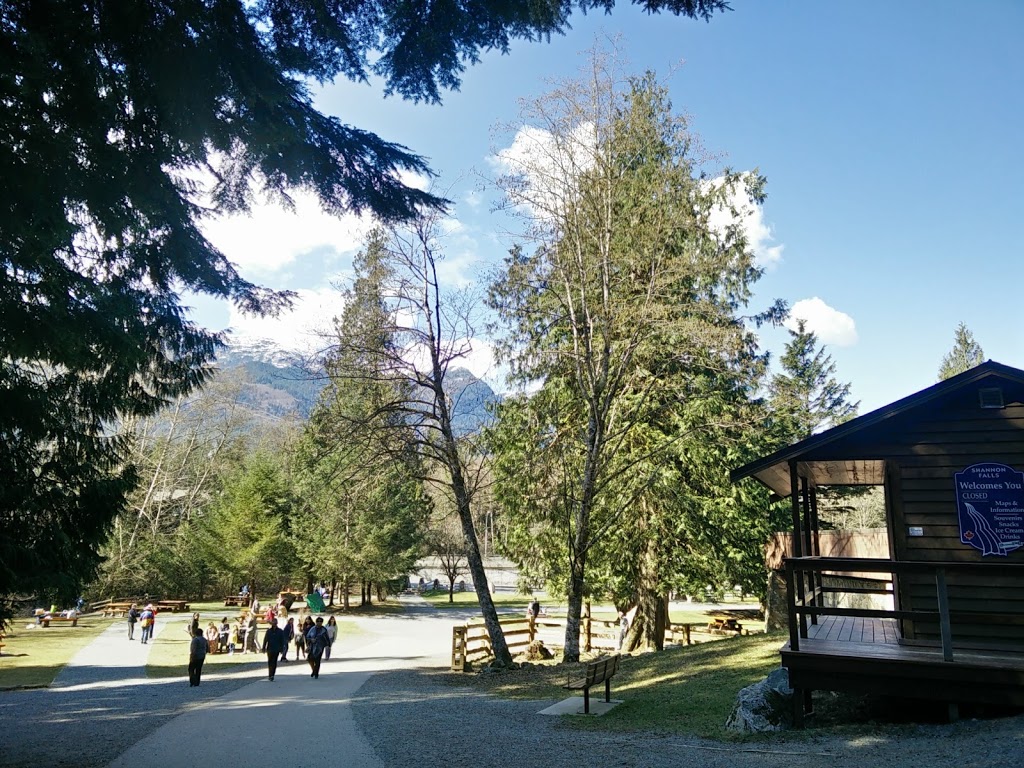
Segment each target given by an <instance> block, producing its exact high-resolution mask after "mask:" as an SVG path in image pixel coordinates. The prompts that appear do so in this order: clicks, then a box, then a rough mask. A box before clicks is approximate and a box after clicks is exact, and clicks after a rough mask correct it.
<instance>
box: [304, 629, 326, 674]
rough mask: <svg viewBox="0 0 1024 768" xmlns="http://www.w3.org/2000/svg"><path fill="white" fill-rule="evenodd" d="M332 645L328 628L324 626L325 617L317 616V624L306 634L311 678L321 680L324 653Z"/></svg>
mask: <svg viewBox="0 0 1024 768" xmlns="http://www.w3.org/2000/svg"><path fill="white" fill-rule="evenodd" d="M330 644H331V638H330V635H328V634H327V627H325V626H324V617H323V616H317V617H316V624H314V625H313V626H312V627H311V628H310V629H309V631H308V632H306V657H307V660H308V661H309V668H310V670H311V672H310V674H309V676H310V677H312V678H315V679H319V678H320V661H321V660H322V659H323V655H324V651H325V650H326V649H327V646H328V645H330Z"/></svg>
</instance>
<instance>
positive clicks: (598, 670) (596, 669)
mask: <svg viewBox="0 0 1024 768" xmlns="http://www.w3.org/2000/svg"><path fill="white" fill-rule="evenodd" d="M618 671H619V654H617V653H616V654H615V655H614V656H608V657H606V658H603V659H598V660H597V661H591V662H588V663H587V674H586V676H585V677H584V678H583V679H582V680H576V681H575V682H574V681H572V680H569V679H567V680H566V682H565V685H563V686H562V687H563V688H566V689H568V690H570V691H579V690H582V691H583V714H585V715H589V714H590V689H591V688H592V687H593V686H595V685H600V684H601V683H604V700H605V701H606V702H611V700H612V684H611V680H612V678H613V677H615V673H616V672H618Z"/></svg>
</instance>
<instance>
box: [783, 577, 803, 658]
mask: <svg viewBox="0 0 1024 768" xmlns="http://www.w3.org/2000/svg"><path fill="white" fill-rule="evenodd" d="M793 571H794V568H793V563H792V561H791V560H789V559H788V558H787V559H786V613H787V615H788V617H789V649H790V650H791V651H799V650H800V632H799V624H798V623H797V620H796V594H795V593H796V574H795V573H794V572H793Z"/></svg>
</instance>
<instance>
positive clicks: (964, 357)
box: [939, 323, 985, 381]
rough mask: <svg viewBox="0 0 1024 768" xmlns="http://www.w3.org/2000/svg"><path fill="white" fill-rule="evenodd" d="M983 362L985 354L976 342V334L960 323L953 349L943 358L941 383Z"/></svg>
mask: <svg viewBox="0 0 1024 768" xmlns="http://www.w3.org/2000/svg"><path fill="white" fill-rule="evenodd" d="M983 362H985V353H984V352H983V351H982V349H981V345H980V344H979V343H978V342H977V341H975V340H974V334H973V333H971V331H970V329H968V327H967V326H966V325H964V324H963V323H960V324H959V325H957V327H956V333H955V334H954V336H953V348H952V349H951V350H950V351H949V352H947V353H946V355H945V357H943V358H942V365H940V366H939V381H945V380H946V379H950V378H952V377H953V376H956V375H957V374H958V373H963V372H964V371H966V370H969V369H971V368H973V367H974V366H976V365H981V364H982V363H983Z"/></svg>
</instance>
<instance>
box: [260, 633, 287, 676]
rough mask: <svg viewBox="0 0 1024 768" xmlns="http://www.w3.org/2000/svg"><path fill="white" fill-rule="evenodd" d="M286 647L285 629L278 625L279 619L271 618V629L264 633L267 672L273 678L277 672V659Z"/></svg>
mask: <svg viewBox="0 0 1024 768" xmlns="http://www.w3.org/2000/svg"><path fill="white" fill-rule="evenodd" d="M285 647H286V646H285V639H284V630H282V629H281V628H280V627H279V626H277V619H271V620H270V629H268V630H267V631H266V632H264V633H263V652H264V653H265V654H267V674H268V676H269V677H270V679H271V680H273V679H274V674H275V673H276V672H277V660H278V658H280V656H281V651H283V650H284V649H285Z"/></svg>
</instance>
